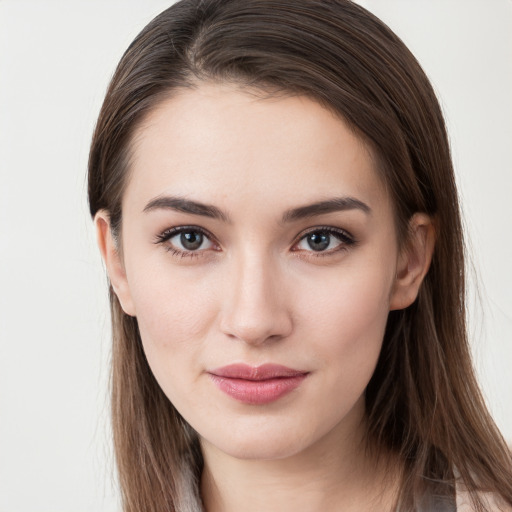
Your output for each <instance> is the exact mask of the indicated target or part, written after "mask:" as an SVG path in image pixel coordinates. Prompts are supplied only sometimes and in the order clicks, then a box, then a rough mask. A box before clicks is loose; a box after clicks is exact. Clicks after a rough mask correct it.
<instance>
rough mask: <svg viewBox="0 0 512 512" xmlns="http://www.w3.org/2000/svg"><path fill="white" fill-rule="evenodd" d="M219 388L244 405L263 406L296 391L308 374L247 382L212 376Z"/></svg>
mask: <svg viewBox="0 0 512 512" xmlns="http://www.w3.org/2000/svg"><path fill="white" fill-rule="evenodd" d="M210 377H211V379H212V380H213V382H214V383H215V384H216V385H217V387H218V388H219V389H220V390H221V391H223V392H224V393H226V395H229V396H230V397H232V398H234V399H235V400H238V401H239V402H243V403H244V404H251V405H263V404H268V403H271V402H275V401H276V400H279V398H281V397H283V396H284V395H287V394H288V393H290V392H291V391H293V390H294V389H296V388H297V387H298V386H300V384H301V383H302V381H303V380H304V379H305V378H306V377H307V374H306V373H304V374H301V375H294V376H292V377H278V378H273V379H266V380H246V379H233V378H228V377H220V376H218V375H213V374H210Z"/></svg>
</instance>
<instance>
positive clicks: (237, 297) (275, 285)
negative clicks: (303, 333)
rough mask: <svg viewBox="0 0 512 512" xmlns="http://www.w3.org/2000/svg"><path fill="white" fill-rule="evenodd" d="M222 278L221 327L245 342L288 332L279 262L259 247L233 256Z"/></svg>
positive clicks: (288, 318) (289, 325)
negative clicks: (225, 287) (223, 295)
mask: <svg viewBox="0 0 512 512" xmlns="http://www.w3.org/2000/svg"><path fill="white" fill-rule="evenodd" d="M228 272H229V276H228V277H227V280H226V285H227V289H226V290H225V292H226V295H225V300H224V308H223V316H222V321H221V328H222V330H223V332H224V333H225V334H227V335H228V336H231V337H235V338H238V339H239V340H241V341H244V342H246V343H249V344H259V343H263V342H265V341H267V340H269V339H270V338H272V339H277V338H280V337H284V336H286V335H288V334H289V333H290V331H291V327H292V324H291V316H290V314H289V312H288V310H287V304H286V299H285V296H284V290H283V287H282V281H283V280H282V275H281V272H282V270H281V269H280V266H279V264H278V263H277V262H276V261H275V260H274V259H273V258H272V256H271V255H270V254H268V253H265V252H264V251H263V250H261V248H260V249H259V250H254V249H253V250H250V249H249V250H246V251H244V252H242V253H240V254H239V255H237V256H236V257H233V259H232V261H231V264H230V268H229V270H228Z"/></svg>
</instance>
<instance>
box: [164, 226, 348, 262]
mask: <svg viewBox="0 0 512 512" xmlns="http://www.w3.org/2000/svg"><path fill="white" fill-rule="evenodd" d="M187 232H195V233H200V234H201V235H202V236H204V237H205V238H206V239H207V240H209V241H211V243H213V244H215V238H214V237H213V236H212V235H211V234H210V233H208V232H207V231H206V230H204V229H203V228H201V227H199V226H178V227H174V228H170V229H166V230H165V231H163V232H162V233H160V234H159V235H157V236H156V240H155V244H161V245H164V247H165V249H166V250H167V251H168V252H170V253H171V254H172V255H173V256H176V257H179V258H198V257H200V256H201V253H203V252H204V251H205V249H203V250H197V251H191V250H190V251H183V250H181V249H177V248H176V247H173V246H172V245H170V244H168V243H167V242H168V241H169V240H170V239H171V238H173V237H175V236H176V235H180V234H182V233H187ZM313 233H324V234H327V235H331V236H334V237H335V238H337V239H338V240H339V241H340V244H339V245H338V246H337V247H335V248H334V249H331V250H328V251H314V250H311V251H307V250H302V249H293V248H292V251H293V252H306V253H308V255H307V256H306V257H307V258H310V257H313V258H322V257H327V256H331V255H333V254H335V253H338V252H342V251H347V250H348V249H349V247H350V246H354V245H355V244H356V243H357V242H356V240H355V239H354V237H353V236H352V235H351V234H350V233H348V232H347V231H345V230H344V229H339V228H334V227H332V226H315V227H314V228H311V229H309V230H307V231H305V232H303V233H301V234H300V235H299V236H298V237H297V238H296V240H295V241H294V243H293V247H295V246H296V245H297V244H299V243H300V242H301V241H302V240H304V239H305V238H306V237H307V236H309V235H311V234H313ZM302 257H305V256H303V255H302Z"/></svg>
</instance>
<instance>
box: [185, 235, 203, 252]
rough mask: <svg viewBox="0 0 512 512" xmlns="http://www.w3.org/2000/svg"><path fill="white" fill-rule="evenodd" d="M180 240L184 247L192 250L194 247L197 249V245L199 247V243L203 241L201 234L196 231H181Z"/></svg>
mask: <svg viewBox="0 0 512 512" xmlns="http://www.w3.org/2000/svg"><path fill="white" fill-rule="evenodd" d="M180 242H181V245H183V247H184V248H185V249H188V250H189V251H194V250H195V249H199V247H201V244H202V243H203V235H202V233H198V232H197V231H188V232H186V233H181V236H180Z"/></svg>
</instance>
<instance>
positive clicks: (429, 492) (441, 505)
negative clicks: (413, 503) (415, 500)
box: [417, 481, 457, 512]
mask: <svg viewBox="0 0 512 512" xmlns="http://www.w3.org/2000/svg"><path fill="white" fill-rule="evenodd" d="M417 512H457V502H456V498H455V489H454V487H453V485H451V484H447V483H444V482H432V481H431V482H429V483H428V484H427V488H426V489H425V494H424V495H423V499H422V500H421V503H420V505H419V507H418V510H417Z"/></svg>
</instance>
